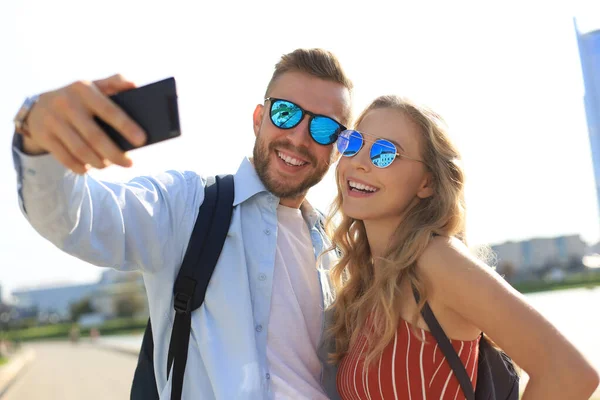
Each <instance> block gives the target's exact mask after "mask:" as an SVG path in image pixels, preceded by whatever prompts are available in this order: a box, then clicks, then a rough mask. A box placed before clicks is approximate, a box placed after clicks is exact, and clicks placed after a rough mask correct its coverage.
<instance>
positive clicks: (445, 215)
mask: <svg viewBox="0 0 600 400" xmlns="http://www.w3.org/2000/svg"><path fill="white" fill-rule="evenodd" d="M381 108H391V109H394V110H398V112H401V113H403V114H404V115H405V116H407V117H408V118H410V120H412V121H413V122H414V123H415V124H416V125H417V127H418V129H419V133H420V135H421V138H420V142H421V151H422V154H421V157H422V158H421V159H422V160H423V161H424V163H425V164H426V165H427V168H428V170H429V172H430V173H431V175H432V187H433V195H432V196H430V197H428V198H425V199H421V200H420V201H419V203H417V204H416V205H415V206H413V207H412V208H411V209H409V210H407V211H406V214H405V217H404V218H403V221H402V222H401V223H400V225H399V226H398V227H397V228H396V231H395V233H394V235H393V236H392V237H391V238H390V242H389V245H388V248H387V251H386V252H385V254H384V256H383V257H382V258H380V259H379V258H378V259H374V258H373V256H372V255H371V251H370V248H369V244H368V241H367V234H366V231H365V225H364V223H363V221H361V220H357V219H353V218H351V217H349V216H347V215H342V214H341V213H340V210H341V206H342V196H341V190H342V189H341V187H340V182H339V179H336V181H337V185H338V195H337V197H336V199H335V201H334V203H333V205H332V207H331V211H330V214H329V216H328V218H327V222H326V226H327V229H328V232H329V234H330V237H331V238H332V249H333V248H336V247H337V248H338V249H339V250H340V251H341V257H340V259H339V261H338V263H337V265H336V266H335V267H334V268H333V271H332V275H333V280H334V285H335V288H336V292H337V296H336V300H335V302H334V304H333V305H332V307H333V324H332V326H331V328H330V329H329V330H328V334H330V335H332V336H333V338H334V340H335V350H334V352H333V353H332V354H330V359H331V361H332V362H334V363H338V362H340V361H341V359H342V358H343V357H344V356H345V355H346V354H347V352H348V350H349V347H350V345H351V343H354V340H355V339H356V338H357V337H358V335H359V334H360V333H361V332H362V331H363V329H364V328H365V325H366V323H367V320H369V335H367V338H368V339H367V340H368V344H367V348H368V350H367V351H366V352H365V355H364V357H365V362H366V363H367V365H369V364H370V363H371V362H372V361H374V360H375V359H377V358H379V355H380V354H382V352H383V350H384V348H385V347H386V345H387V344H388V343H390V341H391V340H393V338H394V335H395V332H396V330H397V328H398V322H399V320H400V307H399V304H398V299H400V298H401V297H400V292H401V285H400V284H401V282H403V281H404V280H405V279H408V280H410V282H411V283H412V284H413V285H414V286H415V287H416V289H417V290H418V292H419V294H420V297H421V301H420V303H419V305H418V309H421V307H422V306H423V305H424V303H425V300H426V299H427V293H426V290H425V287H424V285H423V283H422V282H421V281H420V279H419V276H418V275H417V274H416V271H415V267H416V261H417V259H418V258H419V257H420V256H421V254H422V253H423V251H424V250H425V248H426V247H427V245H428V244H429V242H430V240H431V238H432V237H433V235H434V234H439V235H443V236H448V237H456V238H459V239H460V240H462V241H463V242H464V241H465V201H464V175H463V169H462V167H461V161H460V155H459V153H458V151H457V149H456V147H455V146H454V145H453V144H452V142H451V141H450V139H449V137H448V134H447V131H446V128H445V123H444V121H443V120H442V118H441V117H440V116H439V115H438V114H436V113H435V112H433V111H431V110H429V109H427V108H425V107H421V106H418V105H416V104H415V103H413V102H411V101H409V100H407V99H403V98H401V97H397V96H381V97H378V98H377V99H375V100H374V101H373V102H372V103H371V104H370V105H369V106H368V107H367V108H366V109H365V110H364V111H363V112H362V113H361V114H360V116H359V117H358V119H357V120H356V123H355V125H356V126H358V125H359V124H360V123H361V121H362V120H363V119H364V118H365V116H366V115H367V114H368V113H369V112H370V111H372V110H375V109H381ZM336 177H337V171H336ZM334 221H338V223H334ZM375 268H377V274H375ZM417 320H418V314H415V316H414V321H413V322H416V321H417Z"/></svg>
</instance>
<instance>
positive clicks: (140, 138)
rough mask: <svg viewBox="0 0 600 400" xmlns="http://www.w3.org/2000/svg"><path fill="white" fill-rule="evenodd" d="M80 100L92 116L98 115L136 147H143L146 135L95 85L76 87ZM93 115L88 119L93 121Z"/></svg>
mask: <svg viewBox="0 0 600 400" xmlns="http://www.w3.org/2000/svg"><path fill="white" fill-rule="evenodd" d="M74 90H75V91H76V92H77V93H78V94H79V96H80V100H81V102H82V103H83V105H84V106H85V107H86V108H87V110H88V111H89V113H90V114H91V115H96V116H98V117H99V118H100V119H102V120H103V121H104V122H106V123H107V124H109V125H110V126H112V127H113V128H115V129H116V130H117V131H118V132H119V133H120V134H121V135H123V137H124V138H125V139H127V141H129V142H130V143H131V144H133V145H134V146H141V145H142V144H144V142H145V141H146V134H145V133H144V131H143V130H142V128H141V127H140V126H139V125H138V124H137V123H136V122H135V121H133V120H132V119H131V118H130V117H129V116H128V115H127V114H126V113H125V112H124V111H123V110H122V109H121V108H120V107H118V106H117V105H116V104H115V103H114V102H113V101H112V100H110V99H109V98H108V97H106V96H105V95H104V94H102V92H100V91H99V90H98V89H97V88H96V87H95V86H94V85H89V86H85V87H82V86H80V85H78V86H75V88H74ZM91 115H88V118H89V119H90V120H91V121H93V119H92V117H91Z"/></svg>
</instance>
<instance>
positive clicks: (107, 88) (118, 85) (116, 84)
mask: <svg viewBox="0 0 600 400" xmlns="http://www.w3.org/2000/svg"><path fill="white" fill-rule="evenodd" d="M93 83H94V85H95V86H96V87H97V88H98V89H100V91H101V92H102V94H104V95H105V96H112V95H113V94H116V93H119V92H123V91H125V90H130V89H135V87H136V85H135V83H133V82H132V81H130V80H127V79H125V78H124V77H123V75H121V74H116V75H113V76H110V77H108V78H106V79H99V80H97V81H94V82H93Z"/></svg>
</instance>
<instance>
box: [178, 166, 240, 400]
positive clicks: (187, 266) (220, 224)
mask: <svg viewBox="0 0 600 400" xmlns="http://www.w3.org/2000/svg"><path fill="white" fill-rule="evenodd" d="M233 199H234V185H233V175H226V176H217V177H215V179H214V180H213V179H209V180H208V182H207V185H206V188H205V191H204V201H203V202H202V206H201V207H200V211H199V213H198V218H197V219H196V223H195V224H194V230H193V231H192V235H191V237H190V242H189V244H188V248H187V251H186V253H185V257H184V259H183V263H182V264H181V269H180V270H179V274H178V275H177V280H176V281H175V287H174V289H173V295H174V307H175V321H174V322H173V331H172V333H171V342H170V344H169V355H168V358H167V379H168V377H169V373H170V372H171V366H172V365H173V379H172V388H171V389H172V390H171V400H180V399H181V393H182V390H183V376H184V372H185V365H186V363H187V355H188V346H189V341H190V331H191V321H192V320H191V318H192V315H191V314H192V311H193V310H195V309H197V308H198V307H200V306H201V305H202V302H203V301H204V296H205V294H206V289H207V288H208V283H209V282H210V278H211V276H212V273H213V271H214V269H215V266H216V264H217V261H218V259H219V256H220V255H221V250H222V249H223V245H224V243H225V238H226V237H227V232H228V231H229V225H230V223H231V215H232V213H233Z"/></svg>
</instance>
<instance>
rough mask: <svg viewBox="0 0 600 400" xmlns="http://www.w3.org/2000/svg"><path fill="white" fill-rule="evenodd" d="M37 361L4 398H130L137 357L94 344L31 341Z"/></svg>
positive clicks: (33, 362) (74, 399)
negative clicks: (33, 342)
mask: <svg viewBox="0 0 600 400" xmlns="http://www.w3.org/2000/svg"><path fill="white" fill-rule="evenodd" d="M28 346H29V347H31V348H32V349H33V351H35V360H34V361H32V362H31V364H29V366H28V367H27V368H26V370H25V371H24V372H23V373H22V374H21V375H20V376H19V377H18V379H17V380H16V381H15V383H14V384H13V385H11V386H10V388H9V389H8V391H7V392H6V393H5V394H4V396H3V397H2V400H46V399H61V400H81V399H85V400H101V399H102V400H105V399H115V400H119V399H124V400H126V399H129V391H130V388H131V381H132V379H133V373H134V371H135V367H136V364H137V358H136V357H133V356H131V355H130V354H123V353H119V352H115V351H106V350H105V349H103V348H100V347H97V346H95V345H92V344H90V343H85V342H82V343H80V344H71V343H69V342H45V343H35V344H29V345H28Z"/></svg>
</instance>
